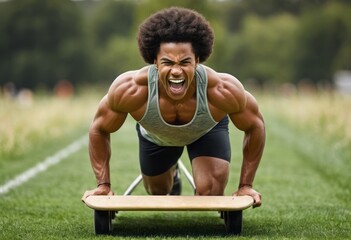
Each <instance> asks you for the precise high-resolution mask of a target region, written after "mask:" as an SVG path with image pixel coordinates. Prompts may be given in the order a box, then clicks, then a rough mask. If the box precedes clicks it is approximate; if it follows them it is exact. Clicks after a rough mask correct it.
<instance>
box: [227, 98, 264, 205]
mask: <svg viewBox="0 0 351 240" xmlns="http://www.w3.org/2000/svg"><path fill="white" fill-rule="evenodd" d="M245 95H246V104H245V106H244V108H243V109H242V110H241V111H239V112H238V113H232V114H230V115H229V116H230V118H231V120H232V122H233V123H234V125H235V126H236V127H237V128H238V129H240V130H242V131H244V132H245V136H244V141H243V162H242V167H241V175H240V183H239V190H238V191H237V192H236V194H237V195H244V194H249V195H251V196H253V198H254V200H255V205H254V206H260V205H261V195H260V194H259V193H257V192H256V191H254V190H253V189H252V185H253V181H254V178H255V174H256V171H257V168H258V166H259V163H260V161H261V157H262V153H263V149H264V145H265V125H264V121H263V117H262V115H261V113H260V112H259V109H258V106H257V103H256V100H255V98H254V97H253V96H252V95H251V94H249V93H248V92H245Z"/></svg>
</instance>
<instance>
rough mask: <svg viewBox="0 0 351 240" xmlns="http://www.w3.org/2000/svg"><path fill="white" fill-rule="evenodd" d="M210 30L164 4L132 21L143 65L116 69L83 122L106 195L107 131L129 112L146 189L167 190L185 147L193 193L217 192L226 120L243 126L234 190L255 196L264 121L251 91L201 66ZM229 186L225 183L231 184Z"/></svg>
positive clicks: (226, 154)
mask: <svg viewBox="0 0 351 240" xmlns="http://www.w3.org/2000/svg"><path fill="white" fill-rule="evenodd" d="M213 39H214V37H213V31H212V28H211V27H210V25H209V23H208V22H207V21H206V20H205V18H204V17H203V16H201V15H200V14H199V13H197V12H195V11H192V10H189V9H184V8H177V7H172V8H168V9H164V10H161V11H159V12H157V13H155V14H153V15H152V16H150V17H149V18H148V19H146V20H145V21H144V23H142V24H141V25H140V28H139V33H138V45H139V50H140V53H141V55H142V57H143V58H144V60H145V61H146V62H147V63H149V64H150V65H149V66H147V67H144V68H142V69H139V70H135V71H129V72H126V73H123V74H121V75H120V76H118V77H117V78H116V80H115V81H114V82H113V83H112V85H111V87H110V89H109V91H108V93H107V94H106V95H105V96H104V98H103V99H102V101H101V102H100V105H99V107H98V110H97V113H96V116H95V118H94V121H93V123H92V124H91V127H90V131H89V136H90V138H89V139H90V142H89V153H90V159H91V164H92V168H93V171H94V173H95V176H96V181H97V186H98V187H97V188H95V189H93V190H89V191H86V192H85V193H84V195H83V198H82V200H83V201H84V200H85V198H87V197H88V196H89V195H107V194H113V192H112V191H111V184H110V170H109V160H110V133H112V132H115V131H117V130H118V129H119V128H120V127H122V125H123V123H124V121H125V119H126V117H127V115H128V114H130V115H131V116H132V117H133V118H134V119H135V120H136V121H137V127H136V129H137V133H138V137H139V155H140V166H141V172H142V176H143V183H144V186H145V189H146V191H147V192H148V193H149V194H153V195H166V194H170V193H171V190H172V187H173V185H174V179H177V174H176V165H177V161H178V159H179V157H180V156H181V154H182V152H183V148H184V146H186V147H187V150H188V153H189V158H190V160H191V166H192V173H193V177H194V182H195V186H196V190H195V194H196V195H223V194H224V190H225V187H226V184H227V180H228V175H229V168H230V153H231V149H230V143H229V134H228V122H229V119H230V120H231V122H232V123H233V124H234V125H235V126H236V127H237V128H238V129H240V130H242V131H244V132H245V136H244V142H243V162H242V167H241V176H240V182H239V186H238V189H237V190H236V191H235V192H234V195H250V196H252V197H253V199H254V207H258V206H260V205H261V195H260V193H258V192H256V191H255V190H254V189H253V188H252V184H253V181H254V177H255V174H256V170H257V168H258V166H259V162H260V159H261V156H262V153H263V149H264V144H265V127H264V122H263V118H262V115H261V113H260V112H259V109H258V106H257V103H256V100H255V99H254V97H253V96H252V95H251V94H249V93H248V92H246V91H245V89H244V87H243V86H242V84H241V83H240V82H239V81H238V80H237V79H236V78H235V77H233V76H231V75H229V74H225V73H219V72H216V71H215V70H213V69H211V68H209V67H207V66H204V65H202V64H200V63H202V62H204V61H205V60H206V59H207V58H208V57H209V56H210V54H211V52H212V47H213ZM231 187H232V186H231Z"/></svg>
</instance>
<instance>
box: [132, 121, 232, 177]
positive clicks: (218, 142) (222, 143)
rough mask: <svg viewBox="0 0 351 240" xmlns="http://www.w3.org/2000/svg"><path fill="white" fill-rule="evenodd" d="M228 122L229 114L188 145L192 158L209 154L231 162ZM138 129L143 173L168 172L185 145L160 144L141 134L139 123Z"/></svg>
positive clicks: (157, 173) (149, 174)
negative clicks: (170, 145) (169, 145)
mask: <svg viewBox="0 0 351 240" xmlns="http://www.w3.org/2000/svg"><path fill="white" fill-rule="evenodd" d="M228 122H229V120H228V116H226V117H224V118H223V119H222V120H221V121H220V122H219V123H218V124H217V125H216V126H215V127H214V128H213V129H211V131H209V132H208V133H206V134H205V135H204V136H202V137H201V138H199V139H198V140H196V141H195V142H193V143H191V144H189V145H187V146H186V147H187V150H188V154H189V158H190V160H193V159H194V158H196V157H199V156H209V157H216V158H221V159H223V160H225V161H228V162H230V157H231V150H230V141H229V130H228ZM136 129H137V132H138V137H139V161H140V168H141V172H142V173H143V174H145V175H147V176H156V175H159V174H162V173H164V172H166V171H167V170H168V169H170V168H171V167H172V166H173V165H175V164H176V163H177V161H178V159H179V158H180V156H181V155H182V153H183V149H184V147H168V146H166V147H165V146H159V145H157V144H155V143H152V142H150V141H149V140H147V139H145V138H144V137H143V136H142V135H141V133H140V127H139V124H137V126H136Z"/></svg>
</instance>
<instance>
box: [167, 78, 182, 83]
mask: <svg viewBox="0 0 351 240" xmlns="http://www.w3.org/2000/svg"><path fill="white" fill-rule="evenodd" d="M169 81H170V82H171V83H182V82H183V81H184V79H170V80H169Z"/></svg>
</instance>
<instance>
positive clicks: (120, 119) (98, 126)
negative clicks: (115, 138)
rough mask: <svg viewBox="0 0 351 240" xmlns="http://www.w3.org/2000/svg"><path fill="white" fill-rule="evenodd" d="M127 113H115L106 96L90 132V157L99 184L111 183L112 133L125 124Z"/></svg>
mask: <svg viewBox="0 0 351 240" xmlns="http://www.w3.org/2000/svg"><path fill="white" fill-rule="evenodd" d="M126 117H127V113H122V112H115V111H113V110H112V109H111V108H110V106H109V102H108V97H107V96H105V97H104V98H103V99H102V101H101V102H100V105H99V108H98V111H97V113H96V116H95V118H94V120H93V122H92V124H91V126H90V130H89V156H90V162H91V166H92V168H93V171H94V174H95V177H96V182H97V184H98V185H99V184H102V183H110V167H109V162H110V156H111V149H110V133H112V132H115V131H117V130H118V129H119V128H120V127H121V126H122V124H123V123H124V121H125V119H126Z"/></svg>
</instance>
